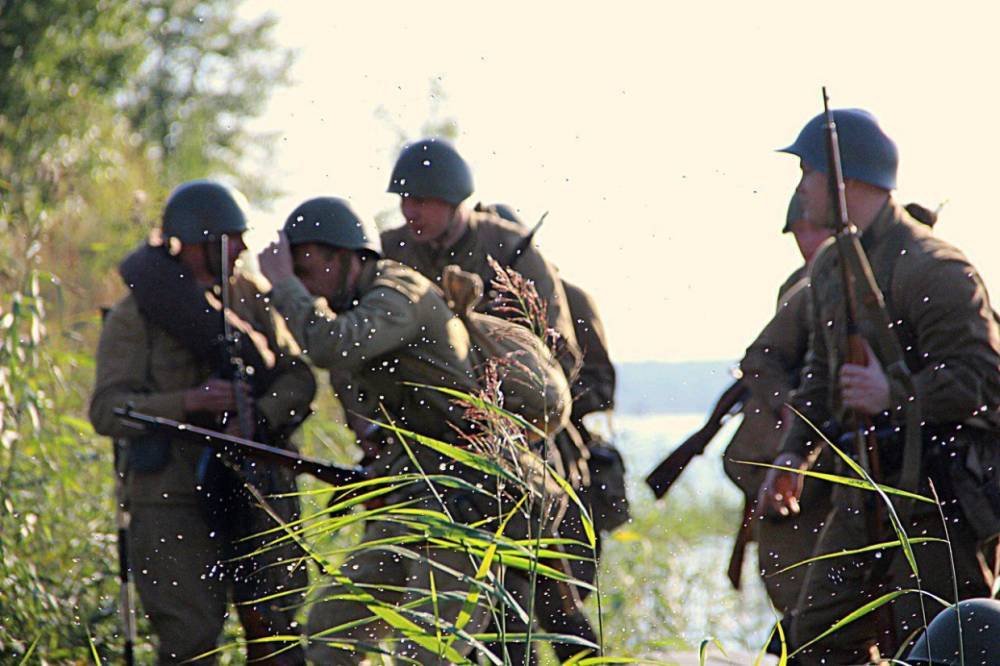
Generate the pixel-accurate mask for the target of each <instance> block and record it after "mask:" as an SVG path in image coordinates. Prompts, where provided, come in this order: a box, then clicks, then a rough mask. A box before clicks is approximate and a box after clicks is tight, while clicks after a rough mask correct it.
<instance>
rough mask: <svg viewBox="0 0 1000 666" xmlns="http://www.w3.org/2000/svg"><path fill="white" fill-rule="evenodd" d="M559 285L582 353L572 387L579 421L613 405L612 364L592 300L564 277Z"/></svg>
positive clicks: (574, 407)
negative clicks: (567, 304) (564, 296)
mask: <svg viewBox="0 0 1000 666" xmlns="http://www.w3.org/2000/svg"><path fill="white" fill-rule="evenodd" d="M562 285H563V290H564V291H565V292H566V300H567V302H568V303H569V310H570V313H571V314H572V316H573V331H574V333H575V334H576V341H577V344H579V345H580V353H581V355H582V365H581V366H580V373H579V374H578V375H577V377H576V381H575V382H573V386H572V389H573V421H574V423H578V422H579V421H580V419H582V418H583V416H584V415H586V414H589V413H591V412H601V411H605V410H609V409H613V408H614V406H615V366H614V365H612V363H611V358H610V356H609V355H608V339H607V336H606V335H605V333H604V323H603V322H602V321H601V317H600V315H599V314H598V313H597V304H596V303H595V302H594V299H593V298H591V297H590V294H588V293H587V292H585V291H584V290H583V289H580V288H579V287H577V286H576V285H574V284H571V283H569V282H566V281H565V280H563V281H562Z"/></svg>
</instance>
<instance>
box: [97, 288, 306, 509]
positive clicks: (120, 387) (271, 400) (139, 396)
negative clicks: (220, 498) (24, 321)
mask: <svg viewBox="0 0 1000 666" xmlns="http://www.w3.org/2000/svg"><path fill="white" fill-rule="evenodd" d="M164 301H165V302H164V304H163V306H164V307H170V303H169V297H167V298H165V299H164ZM232 303H233V306H232V308H233V313H234V314H235V315H236V317H237V318H238V320H237V326H238V327H239V328H241V329H246V327H247V326H248V325H251V326H252V327H253V329H255V330H256V331H257V332H258V333H259V334H254V335H251V336H250V337H251V339H253V341H254V343H255V344H256V345H257V347H258V350H259V351H261V356H262V357H263V358H265V360H267V359H271V360H273V362H274V364H275V365H274V370H273V372H274V375H275V379H274V380H273V382H272V383H271V385H270V388H269V391H268V393H267V394H266V395H264V396H262V397H260V398H259V399H257V400H256V401H255V402H254V405H255V408H256V409H257V410H258V412H260V414H261V415H263V416H264V418H266V419H267V421H268V423H269V424H270V425H271V427H272V428H273V429H276V430H280V429H281V427H282V426H284V425H286V424H289V423H291V422H293V421H295V420H299V419H301V418H302V416H303V415H304V414H306V413H307V412H308V410H309V404H310V403H311V402H312V399H313V396H314V395H315V393H316V383H315V381H314V380H313V376H312V372H311V371H310V370H309V367H308V366H307V365H306V364H305V363H304V362H303V361H302V360H301V359H300V358H298V357H297V356H296V355H295V354H294V353H293V352H292V351H291V350H290V348H289V347H288V346H287V343H288V342H290V340H289V339H288V335H287V331H284V329H283V327H282V326H281V325H280V323H278V322H276V321H275V320H274V319H273V318H272V315H271V312H270V309H269V308H268V306H267V305H266V303H265V302H264V299H263V298H262V296H261V294H260V293H259V292H258V291H257V290H256V288H255V287H254V286H253V284H251V283H250V282H249V281H248V280H246V279H243V278H237V280H236V282H235V284H234V285H233V298H232ZM211 374H212V369H211V368H209V367H207V366H206V365H205V364H203V363H200V362H199V361H198V360H197V359H196V358H195V356H194V355H193V354H192V353H191V352H190V351H188V350H187V349H186V348H185V347H183V346H182V345H181V343H180V342H178V341H177V340H176V339H174V338H172V337H171V336H169V335H168V334H167V333H166V332H164V331H163V330H161V329H159V328H155V327H153V326H152V325H151V324H149V323H147V322H146V321H145V320H144V319H143V317H142V315H141V314H140V312H139V308H138V305H137V304H136V301H135V299H134V298H133V297H132V295H131V294H130V295H128V296H126V297H125V298H123V299H122V300H121V301H119V302H118V303H117V304H116V305H115V306H114V307H113V308H112V309H111V311H110V312H109V313H108V316H107V318H106V320H105V322H104V329H103V331H102V333H101V339H100V343H99V345H98V348H97V382H96V386H95V388H94V395H93V398H92V400H91V403H90V420H91V423H93V425H94V429H95V430H96V431H97V432H99V433H100V434H102V435H107V436H109V437H131V436H134V435H135V434H136V433H135V430H133V429H131V428H128V427H126V426H124V425H123V424H122V423H121V421H120V419H119V418H118V417H117V416H115V414H114V411H113V410H114V408H116V407H124V406H126V405H132V406H133V407H134V408H135V409H136V410H137V411H140V412H145V413H147V414H151V415H153V416H163V417H166V418H170V419H176V420H178V421H184V420H186V419H187V417H188V415H187V414H185V413H184V393H185V392H186V391H187V390H188V389H190V388H193V387H195V386H198V385H200V384H201V383H203V382H204V381H205V380H206V379H208V378H209V377H210V376H211ZM202 450H203V447H201V446H197V445H192V444H190V443H187V442H182V441H174V442H171V455H170V460H169V462H168V463H167V465H166V467H164V468H163V469H162V470H160V471H158V472H152V473H138V472H135V473H131V472H130V473H129V475H128V481H127V485H126V493H127V494H128V496H129V498H130V499H131V501H133V502H145V503H177V502H179V503H184V502H194V501H195V483H196V480H195V466H196V464H197V461H198V458H199V456H200V455H201V451H202Z"/></svg>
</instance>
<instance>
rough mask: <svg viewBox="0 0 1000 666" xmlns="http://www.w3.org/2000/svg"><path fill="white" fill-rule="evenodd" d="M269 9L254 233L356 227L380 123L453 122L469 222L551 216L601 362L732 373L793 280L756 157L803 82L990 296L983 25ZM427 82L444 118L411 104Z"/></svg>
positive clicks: (995, 52)
mask: <svg viewBox="0 0 1000 666" xmlns="http://www.w3.org/2000/svg"><path fill="white" fill-rule="evenodd" d="M271 4H272V3H268V2H265V1H264V0H251V2H249V3H248V4H247V5H246V7H245V10H246V12H247V13H249V14H254V13H259V12H260V11H263V10H265V9H267V8H268V6H269V5H271ZM823 7H827V8H828V9H823ZM963 7H966V8H965V9H963ZM276 11H277V12H278V15H279V17H280V19H281V23H280V26H279V30H278V37H279V39H280V40H281V41H282V42H283V43H284V44H285V45H287V46H290V47H293V48H296V49H297V50H298V52H299V58H298V61H297V63H296V65H295V66H294V69H293V76H294V78H295V83H294V85H293V87H291V88H290V89H287V90H283V91H280V92H279V93H278V94H276V95H275V97H274V99H273V100H272V102H271V105H270V109H269V111H268V113H267V115H266V117H265V118H264V119H263V121H262V122H261V125H262V127H264V128H266V129H269V130H276V131H278V132H279V133H280V135H281V140H280V144H279V150H278V152H277V154H276V156H275V164H274V167H275V169H276V170H277V171H278V177H279V181H278V184H279V185H280V186H281V187H283V188H284V189H285V190H287V191H288V192H289V193H290V194H289V196H288V197H287V198H285V199H283V200H282V201H279V202H277V203H276V205H275V208H274V210H275V213H274V215H272V216H270V217H268V218H265V219H262V220H259V224H258V226H259V227H260V228H262V229H264V228H267V229H269V230H270V229H273V228H275V227H276V226H277V225H279V224H280V223H281V222H282V221H283V220H284V217H285V216H286V215H287V214H288V213H289V212H290V211H291V209H292V208H293V207H294V206H295V205H296V204H298V203H299V202H300V201H302V200H304V199H306V198H308V197H311V196H316V195H322V194H330V195H338V196H344V197H347V198H349V199H351V200H352V201H353V202H354V204H355V207H356V208H357V210H358V211H359V212H360V213H362V214H363V215H367V216H374V215H375V214H376V213H378V212H380V211H382V210H385V209H389V208H395V207H396V206H397V202H398V197H396V196H395V195H390V194H386V193H385V187H386V185H387V183H388V180H389V173H390V171H391V168H392V163H393V160H394V156H395V153H394V149H395V145H396V140H397V134H396V131H395V129H394V128H393V126H392V123H395V124H396V125H398V126H399V127H401V128H403V129H404V130H405V131H406V132H407V133H408V134H409V135H410V137H411V138H418V132H419V128H420V126H421V125H422V124H423V123H424V121H425V120H426V119H427V118H428V117H429V116H430V115H431V114H432V113H433V110H434V109H435V108H437V107H438V106H439V108H440V112H439V115H440V116H442V117H451V118H454V119H455V120H456V121H457V122H458V125H459V130H460V136H459V138H458V140H457V142H456V145H457V147H458V149H459V151H460V152H461V153H462V154H463V156H464V157H465V158H466V159H467V160H468V162H469V163H470V164H471V165H472V168H473V171H474V174H475V179H476V184H477V191H476V194H474V195H473V201H475V200H482V201H485V202H496V201H502V202H506V203H510V204H512V205H514V206H515V207H517V208H518V209H519V210H520V212H521V213H522V214H523V215H524V217H525V218H526V219H528V220H531V221H533V220H536V219H537V218H538V216H539V215H541V214H542V213H543V212H544V211H548V212H549V217H548V220H547V221H546V223H545V226H544V227H543V230H542V231H541V232H540V233H539V235H538V237H537V240H538V243H539V245H540V247H541V249H542V251H543V252H544V253H545V254H546V256H548V257H549V258H550V260H552V261H553V262H554V263H556V264H557V265H558V266H559V268H560V269H561V271H562V273H563V275H564V276H565V277H566V278H567V279H569V280H571V281H574V282H577V283H578V284H580V286H582V287H584V288H585V289H587V290H589V291H590V292H591V293H592V294H593V295H594V296H595V298H596V300H597V302H598V304H599V306H600V308H601V312H602V315H603V318H604V321H605V325H606V328H607V331H608V335H609V338H610V343H611V348H612V355H613V357H614V359H615V360H617V361H629V360H652V359H655V360H671V361H679V360H693V359H718V358H734V359H735V358H738V357H739V356H741V355H742V351H743V349H744V348H745V347H746V346H747V344H749V342H750V341H752V340H753V338H754V337H755V335H756V333H757V332H758V331H759V329H760V328H761V327H762V326H763V324H764V323H766V321H767V319H768V318H769V313H770V311H771V309H772V308H773V304H774V298H775V295H776V290H777V287H778V286H779V285H780V283H781V282H782V281H783V280H784V278H785V277H786V276H787V274H788V273H790V272H791V270H792V269H794V268H795V267H796V266H797V265H798V262H799V259H798V256H797V253H796V251H795V248H794V242H793V240H792V238H791V237H790V236H785V237H783V236H782V235H781V234H780V229H781V226H782V224H783V222H784V215H785V209H786V206H787V201H788V197H789V196H790V194H791V192H792V190H793V189H794V187H795V184H796V182H797V178H798V165H797V163H796V160H795V159H794V158H792V157H789V156H785V155H780V154H777V153H775V152H774V149H775V148H777V147H779V146H783V145H786V144H788V143H790V142H791V141H792V140H793V139H794V138H795V136H796V134H797V133H798V131H799V129H800V128H801V126H802V125H803V124H804V123H805V122H806V121H807V120H808V119H809V118H810V117H812V116H813V115H815V114H816V113H818V112H819V111H820V110H821V109H822V98H821V96H820V86H821V85H823V84H825V85H827V86H828V88H829V90H830V95H831V99H832V103H833V105H834V106H836V107H843V106H860V107H865V108H867V109H869V110H870V111H872V112H873V113H875V114H876V115H877V116H878V117H879V119H880V121H881V122H882V125H883V127H884V128H885V129H886V131H887V132H888V133H889V135H890V136H892V137H893V138H894V139H895V140H896V141H897V143H898V144H899V146H900V155H901V168H900V193H899V198H900V199H901V200H902V201H904V202H906V201H910V200H918V201H920V202H922V203H924V204H925V205H928V206H929V207H932V208H933V207H936V206H937V205H938V204H939V203H941V202H942V201H945V200H947V201H948V204H947V206H946V207H945V209H944V211H943V212H942V217H941V221H940V224H939V226H938V232H937V233H939V234H940V235H941V236H943V237H945V238H946V239H948V240H950V241H952V242H954V243H955V244H956V245H958V246H959V247H961V248H962V249H963V250H965V252H966V253H967V254H968V255H969V256H970V257H971V259H972V260H973V262H974V263H975V264H976V265H977V266H978V268H979V269H980V271H981V272H982V273H983V275H984V276H985V277H986V280H987V283H988V284H991V285H992V286H993V288H994V292H995V294H997V296H996V297H997V298H998V299H1000V292H997V290H1000V225H998V224H997V218H998V217H1000V216H998V215H997V212H996V211H997V202H996V201H995V199H994V196H993V192H995V191H996V175H995V174H996V173H997V172H998V171H1000V168H998V166H997V163H998V161H1000V125H998V123H997V118H996V116H997V113H998V108H997V107H998V105H997V102H998V100H1000V96H998V94H997V92H996V83H995V80H996V65H997V63H998V62H1000V40H997V39H996V35H995V30H996V26H997V25H998V24H1000V20H998V19H1000V5H996V4H994V3H982V4H981V5H979V4H977V5H964V4H960V3H953V4H949V5H947V10H945V5H943V4H940V3H933V4H932V3H918V2H906V3H904V2H893V3H873V2H863V3H862V2H837V3H827V4H824V5H821V4H818V3H802V2H766V3H761V2H757V3H748V2H713V1H705V2H693V3H692V2H684V3H679V2H678V3H670V2H658V3H632V2H620V3H611V4H608V3H600V4H597V3H593V4H590V3H581V2H572V3H570V2H549V3H540V2H532V3H520V2H508V3H503V4H502V5H486V4H485V3H482V4H480V3H476V4H473V3H468V2H437V3H427V2H420V3H413V2H408V3H403V2H398V3H397V2H393V3H374V2H372V3H364V2H357V3H347V4H341V3H318V2H305V1H304V0H297V1H292V2H286V3H283V4H282V5H281V8H280V9H279V10H276ZM432 79H435V80H437V81H438V82H439V83H440V87H441V89H442V90H443V91H444V92H445V95H446V99H444V100H441V101H439V102H435V101H434V100H431V99H430V94H429V93H430V90H431V85H430V81H431V80H432ZM436 105H437V106H436ZM377 109H383V110H384V113H382V114H381V116H382V117H380V115H379V114H377V113H376V110H377ZM385 116H387V117H388V118H390V119H391V121H392V122H391V123H390V122H387V121H386V120H385ZM401 221H402V220H401V219H400V223H401Z"/></svg>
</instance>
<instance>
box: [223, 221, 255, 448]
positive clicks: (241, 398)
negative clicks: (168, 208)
mask: <svg viewBox="0 0 1000 666" xmlns="http://www.w3.org/2000/svg"><path fill="white" fill-rule="evenodd" d="M221 273H222V285H221V287H222V331H223V336H224V338H225V340H224V342H225V354H226V356H227V359H226V360H228V361H229V366H230V367H231V368H232V381H233V395H234V396H235V402H236V419H237V423H238V425H239V432H240V435H242V436H243V437H253V435H254V423H253V414H252V410H251V407H250V397H249V396H248V395H247V393H246V386H247V385H248V377H247V368H246V363H245V362H244V361H243V357H242V356H241V355H240V347H239V344H240V340H239V337H238V335H237V333H236V331H235V330H234V329H233V325H232V324H231V323H230V321H229V312H230V307H229V306H230V301H231V300H232V299H231V298H230V294H229V290H230V284H229V282H230V278H231V277H232V276H231V275H230V274H229V236H228V234H223V235H222V270H221ZM223 425H225V418H224V419H223Z"/></svg>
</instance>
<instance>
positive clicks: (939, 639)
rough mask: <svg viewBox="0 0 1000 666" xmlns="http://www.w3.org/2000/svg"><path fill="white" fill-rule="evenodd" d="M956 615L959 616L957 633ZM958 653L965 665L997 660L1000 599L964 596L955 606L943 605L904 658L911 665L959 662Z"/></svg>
mask: <svg viewBox="0 0 1000 666" xmlns="http://www.w3.org/2000/svg"><path fill="white" fill-rule="evenodd" d="M956 608H957V610H956ZM959 616H961V618H962V632H961V637H959V631H958V626H959V625H958V623H959ZM959 646H961V652H960V647H959ZM962 653H964V658H965V664H967V665H968V666H973V664H975V665H976V666H979V665H985V664H995V663H997V661H996V660H997V656H998V655H1000V601H997V600H996V599H966V600H965V601H962V602H960V603H959V604H958V606H957V607H956V606H949V607H948V608H945V609H944V610H943V611H941V612H940V613H938V615H937V617H935V618H934V619H933V620H932V621H931V623H930V625H929V626H928V627H927V631H925V632H924V634H923V635H922V636H921V637H920V638H919V639H918V640H917V642H916V643H915V644H914V646H913V648H912V649H911V650H910V653H909V655H908V656H907V657H906V659H905V661H906V663H907V664H913V665H914V666H916V665H918V664H919V665H921V666H959V663H961V660H962V656H963V654H962Z"/></svg>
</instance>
